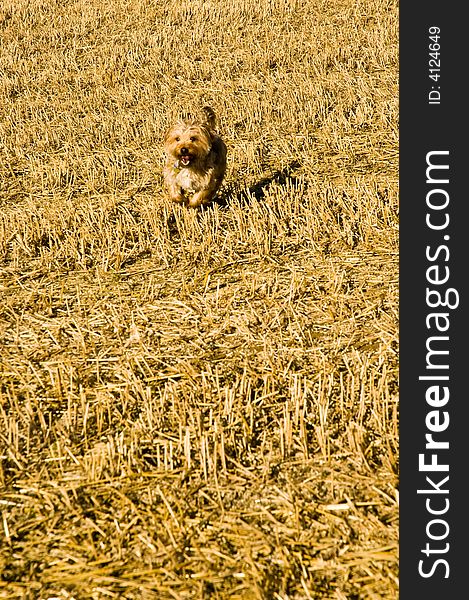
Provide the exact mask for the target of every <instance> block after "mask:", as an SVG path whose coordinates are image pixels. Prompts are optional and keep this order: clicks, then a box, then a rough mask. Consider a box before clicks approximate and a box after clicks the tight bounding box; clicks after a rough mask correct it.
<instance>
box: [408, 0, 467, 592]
mask: <svg viewBox="0 0 469 600" xmlns="http://www.w3.org/2000/svg"><path fill="white" fill-rule="evenodd" d="M463 7H464V3H458V2H450V1H447V2H435V1H434V0H429V1H426V2H402V3H401V4H400V49H399V53H400V219H401V221H400V361H401V362H400V465H401V472H400V476H401V494H400V598H401V600H415V598H425V600H433V599H435V600H437V599H438V600H441V598H459V597H466V596H468V597H469V592H467V589H466V590H465V589H464V588H467V586H466V576H467V572H468V568H467V566H466V562H467V560H466V559H467V556H468V539H469V536H468V525H467V521H468V516H467V511H466V510H465V508H466V506H467V502H466V498H467V491H466V487H467V485H466V480H467V479H468V475H467V474H468V471H469V464H468V463H469V460H468V459H469V422H468V411H467V406H468V405H469V397H468V393H467V389H468V387H469V384H466V383H465V382H464V381H463V379H464V376H465V374H466V372H467V373H468V374H469V366H468V364H467V362H468V361H467V357H469V345H468V343H467V339H466V338H467V337H468V334H469V326H468V324H467V320H468V312H467V284H466V280H467V278H468V275H469V244H468V243H467V242H468V241H469V231H468V227H467V223H468V221H467V220H466V211H465V205H467V204H469V202H468V194H467V190H466V189H465V186H464V185H463V179H464V177H465V170H466V169H467V167H466V162H467V159H466V156H469V152H468V149H467V148H466V144H467V143H466V138H467V131H468V127H467V123H468V117H467V113H468V106H467V102H466V101H465V87H466V86H465V85H464V84H465V80H466V79H467V72H468V69H467V66H466V64H465V63H466V61H465V60H464V59H465V56H467V49H466V47H465V46H466V40H467V37H468V36H467V31H466V30H467V24H466V20H465V18H464V16H463Z"/></svg>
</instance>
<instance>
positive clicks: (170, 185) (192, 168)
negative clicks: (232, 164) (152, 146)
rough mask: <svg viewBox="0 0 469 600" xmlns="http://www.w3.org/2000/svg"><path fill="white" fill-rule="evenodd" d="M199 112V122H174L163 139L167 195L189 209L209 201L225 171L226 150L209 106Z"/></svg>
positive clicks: (193, 120) (219, 184)
mask: <svg viewBox="0 0 469 600" xmlns="http://www.w3.org/2000/svg"><path fill="white" fill-rule="evenodd" d="M202 111H203V113H204V116H203V119H202V120H200V121H199V120H196V119H192V120H181V121H178V122H177V123H176V124H175V125H173V126H172V127H171V128H170V129H169V130H168V132H167V133H166V137H165V140H164V147H165V150H166V155H167V160H166V164H165V166H164V169H163V177H164V181H165V184H166V187H167V189H168V192H169V196H170V198H171V200H173V201H174V202H179V203H180V204H185V205H187V206H191V207H193V208H197V207H198V206H202V205H204V204H208V203H209V202H210V201H211V200H213V198H214V197H215V194H216V193H217V192H218V190H219V188H220V186H221V184H222V181H223V177H224V176H225V171H226V153H227V149H226V144H225V142H224V141H223V140H222V139H221V137H220V136H219V135H218V134H217V133H216V131H215V126H216V116H215V113H214V111H213V109H212V108H210V106H205V107H204V108H203V109H202Z"/></svg>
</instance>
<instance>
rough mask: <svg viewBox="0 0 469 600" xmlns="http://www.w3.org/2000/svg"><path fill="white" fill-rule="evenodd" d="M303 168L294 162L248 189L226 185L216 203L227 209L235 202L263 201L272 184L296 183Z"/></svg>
mask: <svg viewBox="0 0 469 600" xmlns="http://www.w3.org/2000/svg"><path fill="white" fill-rule="evenodd" d="M300 166H301V163H300V162H299V161H296V160H295V161H292V162H291V163H289V164H288V165H287V166H286V167H284V168H283V169H281V170H278V171H275V172H274V173H272V175H269V176H268V177H263V178H262V179H261V180H260V181H258V182H257V183H255V184H253V185H251V186H249V187H248V188H247V189H246V188H240V187H239V186H238V185H237V184H236V183H230V184H228V185H226V186H225V187H224V188H223V189H222V190H221V193H220V194H219V195H218V196H217V197H216V198H215V200H214V203H215V204H217V205H218V206H220V207H222V208H225V207H227V206H229V205H230V204H231V203H232V202H233V200H236V201H237V202H238V203H239V204H242V205H246V204H249V203H250V202H251V201H252V199H255V200H262V199H263V198H264V197H265V190H266V188H267V187H268V186H269V185H270V184H271V183H274V182H275V183H278V184H279V185H285V184H286V182H287V180H292V181H293V182H294V181H296V179H297V177H295V175H294V173H295V171H296V170H297V169H298V168H299V167H300Z"/></svg>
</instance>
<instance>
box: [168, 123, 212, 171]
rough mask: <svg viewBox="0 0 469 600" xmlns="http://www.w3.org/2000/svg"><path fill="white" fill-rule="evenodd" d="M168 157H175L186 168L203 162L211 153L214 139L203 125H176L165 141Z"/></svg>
mask: <svg viewBox="0 0 469 600" xmlns="http://www.w3.org/2000/svg"><path fill="white" fill-rule="evenodd" d="M164 145H165V149H166V152H167V153H168V155H170V156H172V157H174V158H175V159H177V160H178V161H179V163H180V164H181V165H182V166H184V167H189V166H191V165H192V164H194V163H196V162H199V161H203V160H205V158H206V157H207V155H208V153H209V152H210V148H211V145H212V138H211V135H210V131H209V130H208V129H207V128H206V127H204V126H203V125H196V124H193V123H185V122H183V121H181V122H179V123H176V125H174V126H173V127H171V129H170V130H169V131H168V133H167V134H166V137H165V141H164Z"/></svg>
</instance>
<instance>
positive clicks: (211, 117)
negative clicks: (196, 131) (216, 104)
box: [202, 106, 217, 131]
mask: <svg viewBox="0 0 469 600" xmlns="http://www.w3.org/2000/svg"><path fill="white" fill-rule="evenodd" d="M202 112H203V113H204V116H205V123H206V124H207V126H208V129H210V131H213V130H215V127H216V125H217V117H216V115H215V111H214V110H213V108H212V107H211V106H204V107H203V108H202Z"/></svg>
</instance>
